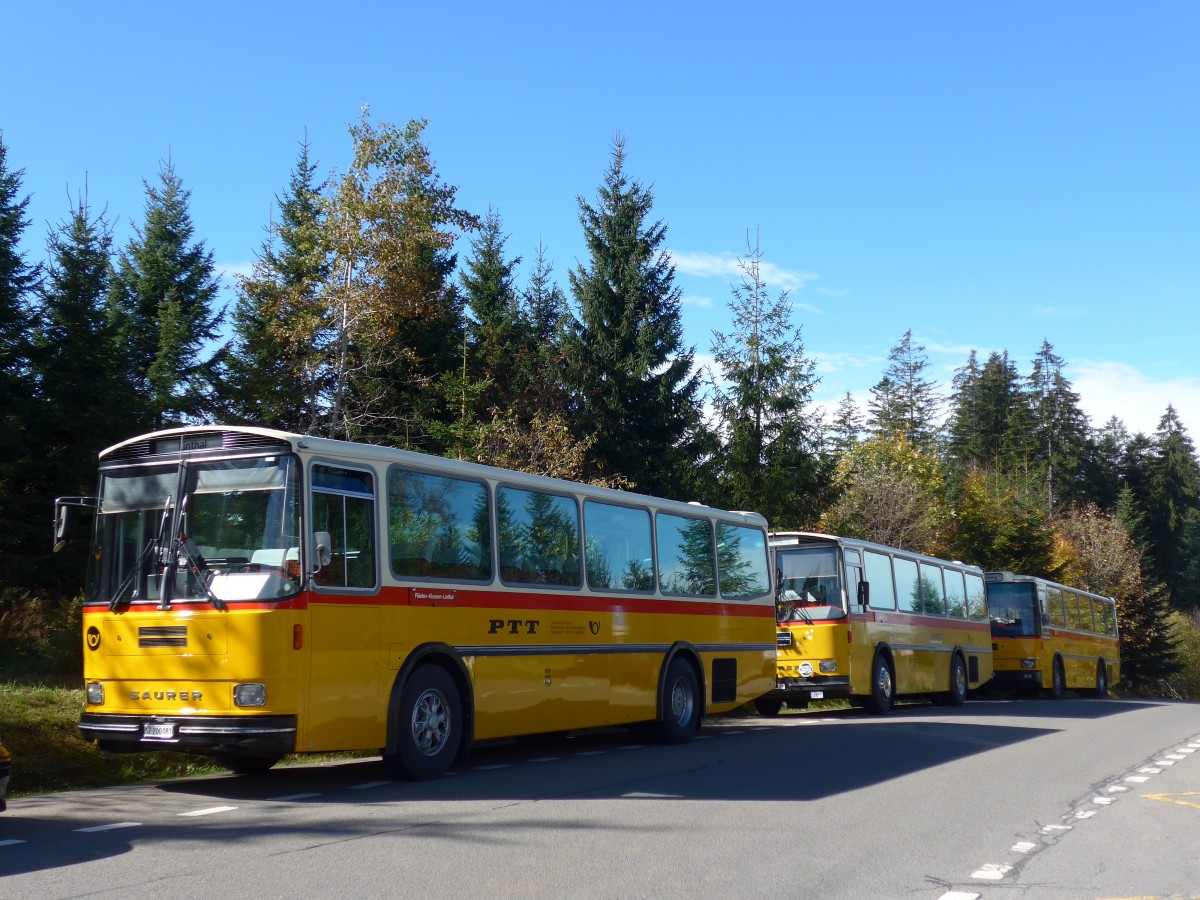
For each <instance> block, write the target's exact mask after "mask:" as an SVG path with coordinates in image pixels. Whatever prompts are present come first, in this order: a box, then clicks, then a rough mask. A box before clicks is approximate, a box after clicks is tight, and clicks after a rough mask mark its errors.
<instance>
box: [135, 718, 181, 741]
mask: <svg viewBox="0 0 1200 900" xmlns="http://www.w3.org/2000/svg"><path fill="white" fill-rule="evenodd" d="M142 737H144V738H153V739H155V740H159V741H169V740H171V738H173V737H175V723H174V722H147V723H146V724H145V725H143V726H142Z"/></svg>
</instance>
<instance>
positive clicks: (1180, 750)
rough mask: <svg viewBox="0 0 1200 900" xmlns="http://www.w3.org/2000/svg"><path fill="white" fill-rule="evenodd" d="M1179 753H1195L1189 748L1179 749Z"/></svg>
mask: <svg viewBox="0 0 1200 900" xmlns="http://www.w3.org/2000/svg"><path fill="white" fill-rule="evenodd" d="M1179 752H1180V753H1195V752H1196V751H1195V750H1194V749H1193V748H1191V747H1180V748H1179Z"/></svg>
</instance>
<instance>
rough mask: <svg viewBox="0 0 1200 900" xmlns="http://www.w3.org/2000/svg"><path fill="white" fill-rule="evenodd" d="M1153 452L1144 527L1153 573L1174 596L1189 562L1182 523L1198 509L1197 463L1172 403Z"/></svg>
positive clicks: (1161, 422)
mask: <svg viewBox="0 0 1200 900" xmlns="http://www.w3.org/2000/svg"><path fill="white" fill-rule="evenodd" d="M1152 454H1153V455H1152V458H1151V462H1150V485H1149V487H1150V492H1149V496H1148V497H1147V498H1146V500H1145V504H1146V511H1147V517H1146V529H1147V531H1148V533H1149V535H1150V551H1151V555H1152V557H1153V559H1154V571H1155V574H1156V575H1157V576H1158V578H1159V579H1161V580H1162V581H1163V582H1164V583H1165V584H1166V585H1167V587H1168V588H1169V589H1170V591H1171V594H1172V596H1175V595H1176V593H1177V592H1178V590H1179V588H1180V586H1181V580H1182V575H1183V573H1184V570H1185V569H1186V567H1187V563H1188V559H1187V558H1186V553H1185V546H1184V542H1183V535H1184V527H1185V525H1186V523H1187V521H1188V519H1189V517H1190V515H1191V514H1192V513H1193V512H1194V511H1196V510H1197V509H1200V499H1198V498H1200V463H1197V461H1196V449H1195V445H1194V444H1193V442H1192V439H1191V437H1190V436H1189V435H1188V433H1187V429H1186V428H1184V426H1183V423H1182V422H1181V421H1180V419H1179V415H1178V413H1176V412H1175V408H1174V407H1173V406H1168V407H1167V410H1166V412H1165V413H1163V416H1162V418H1161V419H1160V420H1159V423H1158V431H1157V432H1155V434H1154V440H1153V451H1152ZM1189 599H1191V598H1189Z"/></svg>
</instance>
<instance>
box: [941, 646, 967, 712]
mask: <svg viewBox="0 0 1200 900" xmlns="http://www.w3.org/2000/svg"><path fill="white" fill-rule="evenodd" d="M968 687H969V685H968V684H967V666H966V664H965V663H964V662H963V658H962V657H961V656H959V655H958V654H957V653H955V654H954V659H953V660H951V662H950V692H949V693H948V694H947V695H946V702H947V703H949V704H950V705H951V706H962V705H963V704H964V703H966V702H967V688H968Z"/></svg>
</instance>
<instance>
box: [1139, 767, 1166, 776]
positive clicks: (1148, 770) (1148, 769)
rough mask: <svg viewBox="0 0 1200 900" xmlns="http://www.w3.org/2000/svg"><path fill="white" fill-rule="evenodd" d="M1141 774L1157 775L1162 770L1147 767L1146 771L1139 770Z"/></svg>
mask: <svg viewBox="0 0 1200 900" xmlns="http://www.w3.org/2000/svg"><path fill="white" fill-rule="evenodd" d="M1138 771H1139V772H1145V773H1146V774H1147V775H1157V774H1158V773H1159V772H1161V771H1162V769H1156V768H1154V766H1146V767H1145V768H1144V769H1138Z"/></svg>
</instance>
